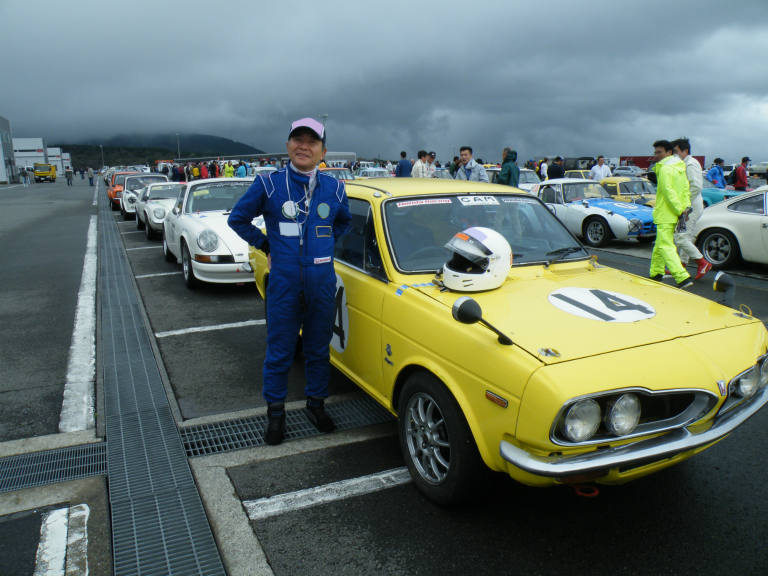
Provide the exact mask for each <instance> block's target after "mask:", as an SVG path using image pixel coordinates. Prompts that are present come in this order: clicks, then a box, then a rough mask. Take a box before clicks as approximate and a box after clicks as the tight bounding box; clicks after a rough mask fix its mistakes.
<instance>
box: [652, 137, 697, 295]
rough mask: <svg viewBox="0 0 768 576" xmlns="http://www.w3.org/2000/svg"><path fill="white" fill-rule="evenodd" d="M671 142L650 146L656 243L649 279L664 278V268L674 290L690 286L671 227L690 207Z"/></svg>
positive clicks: (683, 174) (682, 172)
mask: <svg viewBox="0 0 768 576" xmlns="http://www.w3.org/2000/svg"><path fill="white" fill-rule="evenodd" d="M672 148H673V147H672V143H671V142H669V141H668V140H657V141H656V142H654V143H653V151H654V158H655V160H656V164H655V165H654V167H653V170H654V172H656V206H655V207H654V208H653V222H654V224H656V242H655V243H654V244H653V253H652V254H651V269H650V276H651V279H653V280H659V281H660V280H661V279H662V278H664V268H665V267H666V268H668V269H669V271H670V273H671V274H672V276H673V277H674V279H675V282H676V283H677V287H678V288H688V287H689V286H691V285H693V282H692V281H691V275H690V274H688V271H687V270H686V269H685V268H684V267H683V264H682V262H680V256H678V254H677V250H676V248H675V243H674V234H675V227H676V226H677V224H678V222H679V221H680V217H681V216H683V214H684V213H685V212H686V210H687V209H688V208H690V206H691V201H690V193H689V191H688V178H687V176H686V171H685V163H684V162H683V161H682V160H680V158H678V157H677V156H675V155H674V154H673V153H672Z"/></svg>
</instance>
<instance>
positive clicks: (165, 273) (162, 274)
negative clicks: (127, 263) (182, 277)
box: [136, 270, 184, 280]
mask: <svg viewBox="0 0 768 576" xmlns="http://www.w3.org/2000/svg"><path fill="white" fill-rule="evenodd" d="M179 274H184V272H183V271H181V270H179V271H178V272H157V273H156V274H139V275H138V276H136V279H137V280H138V279H139V278H156V277H158V276H178V275H179Z"/></svg>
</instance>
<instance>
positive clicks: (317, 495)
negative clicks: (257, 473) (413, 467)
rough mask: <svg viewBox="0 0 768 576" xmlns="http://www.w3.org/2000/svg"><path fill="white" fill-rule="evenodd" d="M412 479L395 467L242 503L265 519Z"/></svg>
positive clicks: (250, 515) (255, 516)
mask: <svg viewBox="0 0 768 576" xmlns="http://www.w3.org/2000/svg"><path fill="white" fill-rule="evenodd" d="M410 481H411V475H410V474H409V473H408V469H407V468H405V467H403V468H394V469H392V470H385V471H383V472H377V473H375V474H369V475H367V476H360V477H359V478H350V479H348V480H341V481H339V482H332V483H330V484H325V485H323V486H315V487H314V488H307V489H305V490H297V491H296V492H288V493H287V494H278V495H277V496H272V497H269V498H259V499H258V500H246V501H245V502H243V507H244V508H245V511H246V512H247V513H248V518H249V519H251V520H264V519H265V518H269V517H271V516H276V515H278V514H285V513H287V512H293V511H295V510H303V509H304V508H310V507H312V506H317V505H319V504H326V503H328V502H334V501H336V500H344V499H346V498H351V497H352V496H362V495H363V494H370V493H372V492H378V491H380V490H386V489H387V488H393V487H395V486H400V485H401V484H407V483H408V482H410Z"/></svg>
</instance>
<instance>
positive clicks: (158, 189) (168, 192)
mask: <svg viewBox="0 0 768 576" xmlns="http://www.w3.org/2000/svg"><path fill="white" fill-rule="evenodd" d="M182 186H183V184H157V185H155V186H152V188H150V189H149V197H150V198H152V199H153V200H162V199H163V198H178V196H179V190H181V187H182Z"/></svg>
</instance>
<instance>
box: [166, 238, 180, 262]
mask: <svg viewBox="0 0 768 576" xmlns="http://www.w3.org/2000/svg"><path fill="white" fill-rule="evenodd" d="M163 256H165V261H166V262H178V260H176V256H174V255H173V252H171V250H170V249H169V248H168V241H167V240H166V239H165V234H163Z"/></svg>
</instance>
